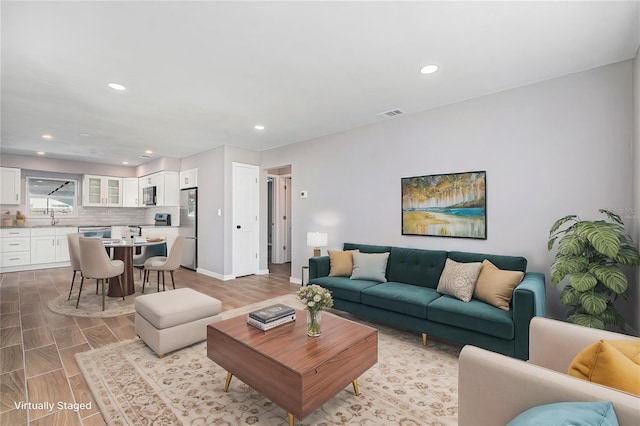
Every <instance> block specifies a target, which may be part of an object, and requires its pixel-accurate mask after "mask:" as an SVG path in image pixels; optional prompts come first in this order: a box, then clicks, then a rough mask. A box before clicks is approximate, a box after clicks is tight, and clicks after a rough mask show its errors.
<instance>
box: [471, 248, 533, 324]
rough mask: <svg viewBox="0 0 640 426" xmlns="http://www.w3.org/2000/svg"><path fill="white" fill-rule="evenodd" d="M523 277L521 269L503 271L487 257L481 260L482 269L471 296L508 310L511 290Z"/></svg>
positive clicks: (511, 295)
mask: <svg viewBox="0 0 640 426" xmlns="http://www.w3.org/2000/svg"><path fill="white" fill-rule="evenodd" d="M522 277H524V272H522V271H505V270H502V269H498V267H497V266H496V265H494V264H493V263H491V262H490V261H489V260H488V259H485V260H483V261H482V269H480V275H479V276H478V280H477V281H476V287H475V289H474V290H473V297H475V298H476V299H480V300H482V301H483V302H487V303H488V304H490V305H493V306H495V307H496V308H500V309H502V310H503V311H508V310H509V303H510V302H511V298H512V297H513V290H514V289H515V288H516V286H517V285H518V284H520V281H522Z"/></svg>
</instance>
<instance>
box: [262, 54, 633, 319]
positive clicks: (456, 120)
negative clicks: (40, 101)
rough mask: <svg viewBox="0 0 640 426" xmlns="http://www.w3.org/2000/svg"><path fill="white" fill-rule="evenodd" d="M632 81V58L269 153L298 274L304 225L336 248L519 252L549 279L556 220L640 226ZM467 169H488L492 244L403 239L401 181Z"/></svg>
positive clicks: (267, 165) (305, 254) (550, 294)
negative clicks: (288, 217)
mask: <svg viewBox="0 0 640 426" xmlns="http://www.w3.org/2000/svg"><path fill="white" fill-rule="evenodd" d="M632 81H633V61H625V62H621V63H616V64H612V65H608V66H604V67H600V68H596V69H592V70H588V71H584V72H580V73H576V74H571V75H567V76H563V77H559V78H554V79H551V80H547V81H543V82H538V83H534V84H530V85H528V86H523V87H518V88H514V89H511V90H507V91H504V92H500V93H496V94H493V95H489V96H484V97H481V98H476V99H471V100H467V101H463V102H459V103H456V104H453V105H448V106H443V107H441V108H437V109H433V110H429V111H425V112H420V113H414V114H408V115H406V116H401V117H396V118H392V119H381V121H380V122H379V123H377V124H373V125H368V126H363V127H359V128H355V129H352V130H348V131H345V132H342V133H338V134H333V135H328V136H324V137H320V138H316V139H313V140H310V141H304V142H300V143H297V144H293V145H287V146H283V147H280V148H277V149H272V150H268V151H263V152H262V153H261V167H262V169H263V170H267V169H271V168H275V167H280V166H282V165H288V164H290V165H291V167H292V178H293V183H292V186H293V189H292V190H293V201H292V206H293V213H292V216H293V222H292V227H293V231H292V232H293V241H292V278H293V280H294V281H299V279H300V274H301V266H302V265H306V264H307V259H308V258H309V257H310V256H312V248H310V247H306V233H307V232H308V231H321V232H327V233H328V234H329V247H328V248H331V249H339V248H341V246H342V244H343V243H344V242H345V241H351V242H358V243H370V244H383V245H397V246H404V247H419V248H426V249H444V250H464V251H471V252H488V253H495V254H507V255H523V256H525V257H527V259H528V260H529V268H528V269H529V270H531V271H540V272H544V273H546V274H547V277H548V276H549V273H548V271H549V266H550V264H551V261H552V259H553V253H550V252H548V251H547V239H548V233H549V228H550V227H551V225H552V224H553V222H554V221H555V220H556V219H558V218H560V217H562V216H565V215H568V214H577V215H579V216H580V217H581V218H583V219H594V218H598V217H599V214H598V209H601V208H605V209H609V210H612V211H614V212H616V213H619V214H620V215H621V216H623V219H624V220H625V222H626V223H627V224H628V226H629V227H632V226H633V219H634V218H633V215H632V214H631V213H632V212H633V207H634V203H633V192H632V173H633V167H634V161H633V156H632V138H633V129H634V127H633V126H634V125H633V96H632ZM424 96H429V88H428V87H425V93H424ZM389 102H390V103H389V107H390V108H392V107H394V108H395V107H398V108H402V105H396V104H394V103H393V100H392V99H391V100H390V101H389ZM407 112H408V113H411V112H412V111H407ZM336 113H339V111H338V110H336ZM472 170H486V172H487V217H488V223H487V235H488V238H487V239H486V240H472V239H454V238H442V237H418V236H402V235H401V212H400V209H401V205H400V201H401V200H400V179H401V178H402V177H407V176H417V175H427V174H437V173H451V172H464V171H472ZM264 185H265V188H264V190H263V191H262V192H263V193H266V179H265V184H264ZM302 190H306V191H308V198H305V199H302V198H300V197H299V192H300V191H302ZM265 229H266V228H265ZM265 232H266V231H265ZM262 237H263V238H262V241H266V235H263V236H262ZM265 246H266V245H265ZM325 250H326V248H325V249H323V254H324V253H326V251H325ZM261 262H262V265H266V253H263V256H262V259H261ZM558 294H559V290H557V289H556V288H554V287H553V286H551V285H550V284H549V285H548V289H547V298H548V308H549V313H550V315H551V316H556V317H562V315H563V314H562V306H561V305H560V304H559V302H558ZM636 305H637V299H636ZM634 309H636V310H635V312H637V306H636V307H635V308H634ZM632 311H633V310H632ZM629 320H630V318H629Z"/></svg>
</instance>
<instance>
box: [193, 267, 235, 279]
mask: <svg viewBox="0 0 640 426" xmlns="http://www.w3.org/2000/svg"><path fill="white" fill-rule="evenodd" d="M196 272H197V273H199V274H202V275H206V276H208V277H212V278H215V279H218V280H220V281H229V280H235V279H236V277H235V275H222V274H218V273H217V272H212V271H208V270H206V269H203V268H198V269H197V270H196Z"/></svg>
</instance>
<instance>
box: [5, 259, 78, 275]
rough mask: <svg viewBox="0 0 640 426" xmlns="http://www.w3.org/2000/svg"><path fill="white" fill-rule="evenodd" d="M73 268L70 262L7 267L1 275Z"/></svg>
mask: <svg viewBox="0 0 640 426" xmlns="http://www.w3.org/2000/svg"><path fill="white" fill-rule="evenodd" d="M67 266H71V263H70V262H55V263H36V264H29V265H20V266H5V267H2V268H0V274H4V273H7V272H22V271H34V270H36V269H50V268H65V267H67Z"/></svg>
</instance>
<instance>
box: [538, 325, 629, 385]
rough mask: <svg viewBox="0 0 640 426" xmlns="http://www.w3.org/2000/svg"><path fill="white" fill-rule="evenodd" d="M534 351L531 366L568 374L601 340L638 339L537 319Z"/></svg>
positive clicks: (611, 332)
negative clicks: (575, 361)
mask: <svg viewBox="0 0 640 426" xmlns="http://www.w3.org/2000/svg"><path fill="white" fill-rule="evenodd" d="M530 339H531V348H530V350H529V362H531V363H532V364H535V365H539V366H541V367H545V368H549V369H551V370H554V371H558V372H560V373H566V372H567V370H568V368H569V365H570V364H571V361H572V360H573V358H575V356H576V355H577V354H578V352H580V351H581V350H583V349H584V348H586V347H587V346H589V345H591V344H592V343H595V342H597V341H598V340H600V339H607V340H621V339H634V340H640V339H638V338H637V337H632V336H627V335H625V334H620V333H615V332H613V331H605V330H598V329H595V328H589V327H582V326H579V325H576V324H571V323H568V322H562V321H558V320H554V319H550V318H540V317H538V318H534V319H533V320H532V321H531V336H530Z"/></svg>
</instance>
